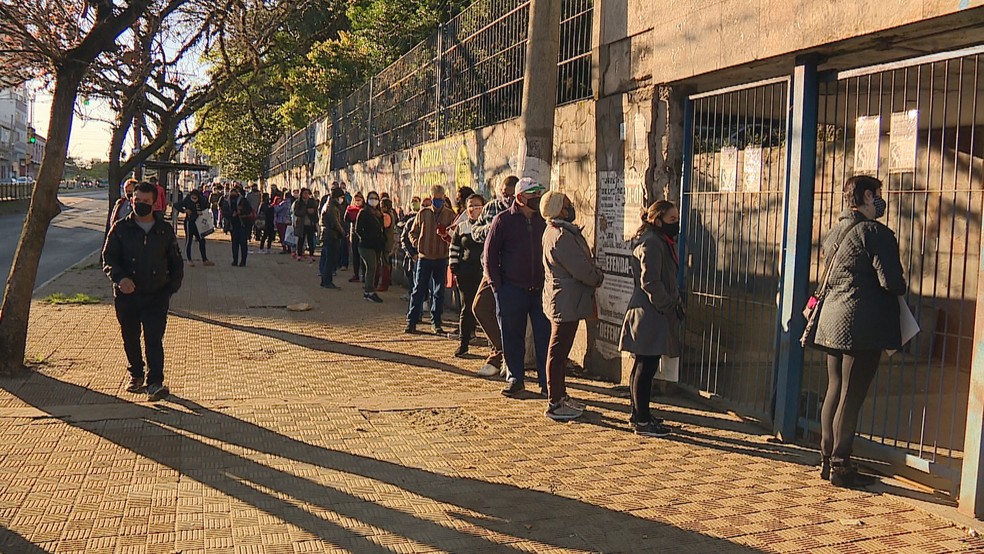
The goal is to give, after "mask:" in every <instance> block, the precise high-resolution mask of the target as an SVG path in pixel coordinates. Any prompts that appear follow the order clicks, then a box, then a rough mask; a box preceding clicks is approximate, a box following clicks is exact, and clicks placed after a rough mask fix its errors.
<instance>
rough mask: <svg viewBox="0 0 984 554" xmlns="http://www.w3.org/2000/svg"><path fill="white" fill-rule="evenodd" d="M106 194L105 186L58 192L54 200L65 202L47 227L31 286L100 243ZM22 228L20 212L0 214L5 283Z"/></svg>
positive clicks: (0, 259)
mask: <svg viewBox="0 0 984 554" xmlns="http://www.w3.org/2000/svg"><path fill="white" fill-rule="evenodd" d="M107 194H108V193H107V192H106V189H97V190H94V191H91V192H84V193H74V194H61V195H59V197H58V199H59V200H61V202H62V204H64V205H65V209H63V210H62V213H60V214H59V215H58V217H56V218H55V220H54V221H52V222H51V226H50V227H49V228H48V235H47V238H46V240H45V244H44V252H42V253H41V264H40V265H39V266H38V278H37V281H36V282H35V283H36V285H35V286H38V285H41V284H43V283H45V282H47V281H48V280H49V279H51V278H53V277H55V276H56V275H58V274H59V273H61V272H62V271H64V270H66V269H68V268H69V267H71V266H73V265H74V264H76V263H78V262H79V261H81V260H82V259H84V258H85V257H86V256H88V255H89V254H91V253H92V252H94V251H96V250H97V249H99V248H100V247H101V246H102V241H103V230H104V227H105V225H106V210H107V202H108V196H107ZM23 227H24V214H13V215H5V216H0V237H4V240H3V241H0V272H2V275H3V283H6V281H7V276H8V274H9V273H10V266H11V264H13V261H14V252H15V250H16V249H17V241H18V240H19V238H20V234H21V230H22V229H23ZM0 286H2V285H0Z"/></svg>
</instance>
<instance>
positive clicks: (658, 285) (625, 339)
mask: <svg viewBox="0 0 984 554" xmlns="http://www.w3.org/2000/svg"><path fill="white" fill-rule="evenodd" d="M677 268H678V265H677V262H676V259H674V257H673V252H672V251H671V250H670V245H669V244H668V243H667V242H666V240H665V239H663V237H662V236H660V235H658V234H657V231H655V230H653V229H649V230H647V231H646V232H644V233H643V234H642V236H641V237H639V238H637V239H635V240H634V241H633V242H632V281H633V283H632V297H631V298H630V299H629V306H628V309H627V310H626V312H625V319H624V321H623V322H622V337H621V340H620V341H619V345H618V348H619V350H621V351H623V352H631V353H632V354H637V355H641V356H663V355H665V356H670V357H674V358H675V357H679V356H680V320H679V319H678V317H677V312H676V309H677V306H679V305H680V288H679V286H678V284H677Z"/></svg>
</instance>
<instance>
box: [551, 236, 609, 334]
mask: <svg viewBox="0 0 984 554" xmlns="http://www.w3.org/2000/svg"><path fill="white" fill-rule="evenodd" d="M543 266H544V268H545V269H546V279H544V284H543V311H544V313H545V314H546V315H547V317H548V318H550V320H551V321H555V322H557V323H563V322H569V321H580V320H582V319H589V318H591V317H593V316H594V313H595V310H594V293H595V289H596V288H598V287H600V286H601V282H602V280H603V279H604V274H603V273H602V272H601V270H600V269H598V266H596V265H595V263H594V261H593V260H592V259H591V250H590V249H589V248H588V242H587V241H586V240H584V236H583V235H581V230H580V229H578V228H577V227H576V226H574V224H572V223H568V222H566V221H561V220H559V219H554V220H551V221H550V223H549V224H548V225H547V230H546V231H544V233H543Z"/></svg>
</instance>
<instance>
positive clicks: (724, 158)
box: [718, 146, 738, 192]
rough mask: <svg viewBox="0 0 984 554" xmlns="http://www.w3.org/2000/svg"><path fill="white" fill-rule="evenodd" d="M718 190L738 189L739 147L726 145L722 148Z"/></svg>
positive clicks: (730, 190) (732, 190) (729, 190)
mask: <svg viewBox="0 0 984 554" xmlns="http://www.w3.org/2000/svg"><path fill="white" fill-rule="evenodd" d="M719 179H720V180H719V183H718V184H719V187H718V190H719V191H721V192H734V191H735V190H737V189H738V148H737V147H735V146H725V147H724V148H722V149H721V173H720V177H719Z"/></svg>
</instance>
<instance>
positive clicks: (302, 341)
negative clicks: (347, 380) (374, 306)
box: [169, 309, 475, 377]
mask: <svg viewBox="0 0 984 554" xmlns="http://www.w3.org/2000/svg"><path fill="white" fill-rule="evenodd" d="M169 313H170V314H171V315H173V316H176V317H180V318H183V319H188V320H191V321H197V322H199V323H205V324H208V325H217V326H219V327H224V328H226V329H231V330H233V331H241V332H243V333H252V334H254V335H260V336H263V337H267V338H271V339H276V340H280V341H284V342H287V343H290V344H293V345H295V346H301V347H304V348H309V349H311V350H317V351H319V352H328V353H331V354H342V355H345V356H353V357H356V358H371V359H374V360H383V361H386V362H393V363H397V364H406V365H412V366H417V367H422V368H425V369H436V370H439V371H446V372H448V373H454V374H457V375H462V376H466V377H474V376H475V373H474V372H472V371H466V370H464V369H461V368H460V367H456V366H453V365H451V364H446V363H444V362H439V361H437V360H434V359H431V358H425V357H423V356H414V355H412V354H403V353H401V352H393V351H392V350H383V349H380V348H370V347H367V346H356V345H354V344H349V343H347V342H339V341H333V340H328V339H322V338H318V337H312V336H308V335H299V334H297V333H291V332H289V331H282V330H279V329H268V328H266V327H255V326H251V325H239V324H237V323H230V322H228V321H220V320H217V319H212V318H208V317H204V316H200V315H196V314H192V313H189V312H186V311H183V310H174V309H172V310H170V312H169Z"/></svg>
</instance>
